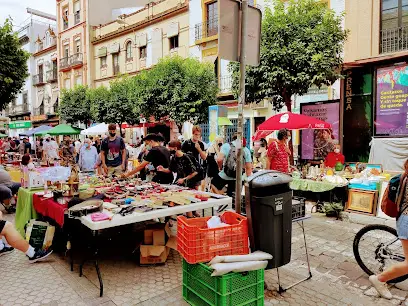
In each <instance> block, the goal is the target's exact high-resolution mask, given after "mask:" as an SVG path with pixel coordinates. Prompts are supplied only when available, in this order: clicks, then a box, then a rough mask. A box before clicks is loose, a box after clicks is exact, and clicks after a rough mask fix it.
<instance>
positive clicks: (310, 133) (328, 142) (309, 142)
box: [301, 101, 340, 159]
mask: <svg viewBox="0 0 408 306" xmlns="http://www.w3.org/2000/svg"><path fill="white" fill-rule="evenodd" d="M339 107H340V106H339V102H338V101H336V102H326V103H310V104H301V113H302V115H306V116H310V117H314V118H317V119H320V120H323V121H325V122H328V123H330V124H331V126H332V128H331V129H329V130H311V129H309V130H303V131H302V132H301V133H302V138H301V140H302V144H301V158H302V159H324V158H325V157H326V156H327V154H328V153H329V152H332V151H333V149H334V143H335V140H338V139H339Z"/></svg>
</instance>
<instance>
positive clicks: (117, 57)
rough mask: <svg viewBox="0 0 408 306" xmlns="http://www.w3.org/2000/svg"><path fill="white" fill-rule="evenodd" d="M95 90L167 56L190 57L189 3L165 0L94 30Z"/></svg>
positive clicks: (147, 67) (93, 73)
mask: <svg viewBox="0 0 408 306" xmlns="http://www.w3.org/2000/svg"><path fill="white" fill-rule="evenodd" d="M92 32H93V35H92V39H91V44H92V53H93V58H92V61H93V69H92V79H93V86H95V87H99V86H109V82H110V81H111V80H113V79H114V78H116V77H117V76H118V75H120V74H127V75H134V74H136V73H138V72H140V71H142V70H144V69H149V68H150V67H152V66H153V65H155V64H157V63H158V61H159V60H160V59H161V58H163V57H166V56H171V55H178V56H181V57H188V56H189V2H188V1H185V0H163V1H159V2H156V3H153V4H152V5H149V6H146V7H144V8H142V9H140V10H138V11H136V12H134V13H131V14H128V15H121V16H119V18H118V19H117V20H114V21H111V22H109V23H107V24H104V25H100V26H97V27H93V30H92Z"/></svg>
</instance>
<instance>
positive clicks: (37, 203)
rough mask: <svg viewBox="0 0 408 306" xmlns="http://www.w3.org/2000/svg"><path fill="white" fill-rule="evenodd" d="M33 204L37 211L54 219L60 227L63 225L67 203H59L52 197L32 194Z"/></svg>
mask: <svg viewBox="0 0 408 306" xmlns="http://www.w3.org/2000/svg"><path fill="white" fill-rule="evenodd" d="M33 206H34V209H35V210H36V212H37V213H39V214H41V215H43V216H45V217H49V218H51V219H53V220H55V222H57V223H58V225H59V226H61V227H63V226H64V213H65V211H66V210H67V209H68V204H59V203H57V202H55V201H54V199H53V198H51V199H47V198H43V197H41V196H38V195H36V194H34V195H33Z"/></svg>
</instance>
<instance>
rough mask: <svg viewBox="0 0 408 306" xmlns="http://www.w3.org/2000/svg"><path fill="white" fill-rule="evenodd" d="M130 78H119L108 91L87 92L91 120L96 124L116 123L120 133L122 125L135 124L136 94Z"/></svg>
mask: <svg viewBox="0 0 408 306" xmlns="http://www.w3.org/2000/svg"><path fill="white" fill-rule="evenodd" d="M133 84H134V81H133V80H132V78H128V77H126V76H125V77H120V78H118V79H116V80H114V81H112V82H111V83H110V89H107V88H106V87H99V88H96V89H91V90H89V93H88V97H89V101H90V104H91V105H92V106H91V113H92V115H93V118H94V119H95V120H96V121H98V122H106V123H116V124H118V125H119V127H120V131H121V133H122V123H124V122H127V123H129V124H132V125H133V124H135V123H137V122H138V121H139V115H138V114H136V113H135V112H134V109H135V104H136V101H135V99H134V98H133V97H134V95H135V94H136V93H135V92H134V88H133Z"/></svg>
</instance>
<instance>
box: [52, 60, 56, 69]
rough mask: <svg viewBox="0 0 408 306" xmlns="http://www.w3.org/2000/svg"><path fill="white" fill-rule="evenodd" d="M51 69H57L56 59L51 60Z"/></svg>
mask: <svg viewBox="0 0 408 306" xmlns="http://www.w3.org/2000/svg"><path fill="white" fill-rule="evenodd" d="M52 71H57V60H56V59H55V60H52Z"/></svg>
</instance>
